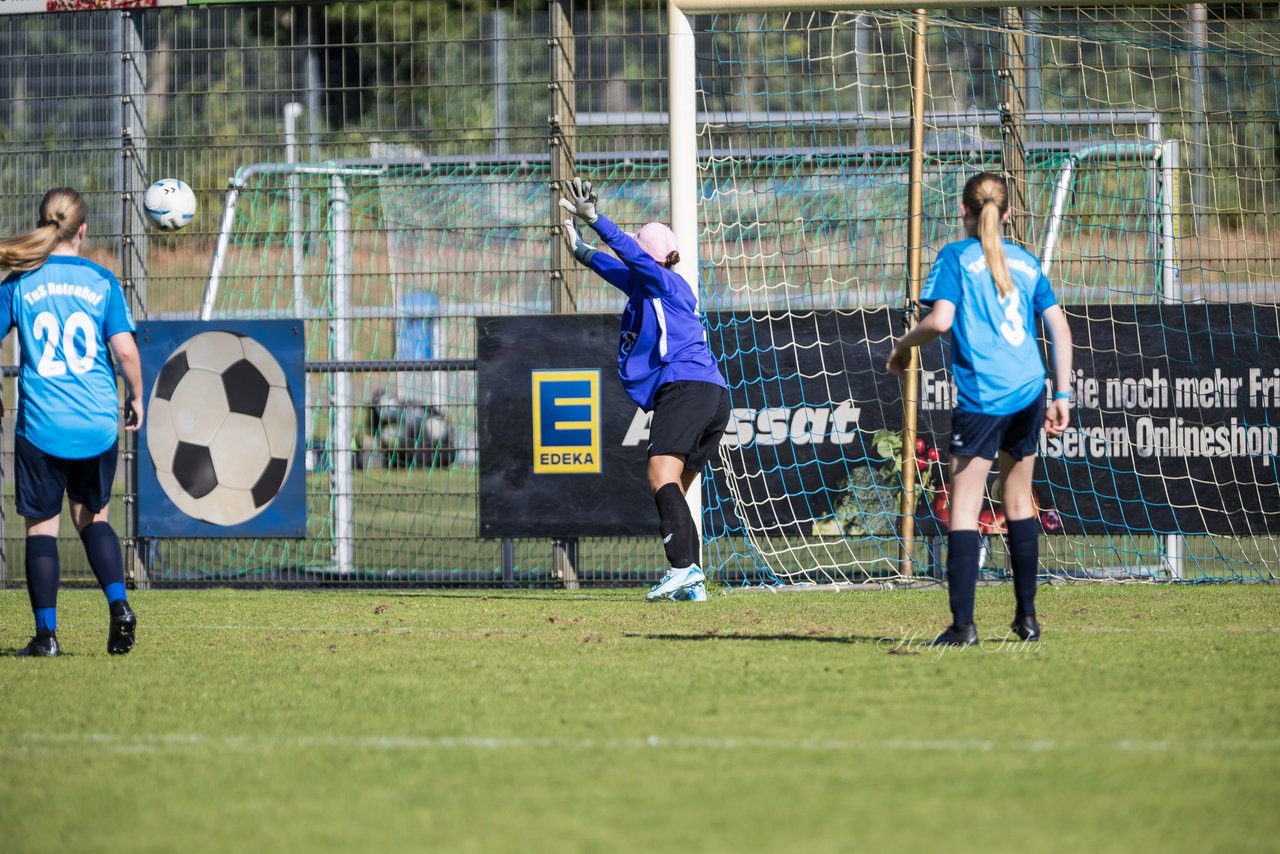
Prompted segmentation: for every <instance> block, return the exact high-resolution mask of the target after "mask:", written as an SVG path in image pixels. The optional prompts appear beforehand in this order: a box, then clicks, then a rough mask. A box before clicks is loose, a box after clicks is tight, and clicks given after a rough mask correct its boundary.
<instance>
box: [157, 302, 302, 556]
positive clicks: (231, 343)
mask: <svg viewBox="0 0 1280 854" xmlns="http://www.w3.org/2000/svg"><path fill="white" fill-rule="evenodd" d="M303 342H304V337H303V334H302V324H301V323H300V322H298V321H292V320H253V321H185V320H183V321H144V322H142V323H139V324H138V349H139V351H140V353H141V356H142V367H143V372H142V382H143V387H144V388H145V389H146V392H147V396H146V400H145V401H144V406H145V413H144V418H143V425H142V431H141V435H140V437H139V441H138V444H139V448H138V528H139V532H140V533H141V535H142V536H143V537H304V536H306V531H307V514H306V509H307V508H306V479H305V478H306V474H305V468H306V467H305V465H304V464H303V458H302V454H303V453H304V447H305V445H304V442H303V406H304V403H305V401H304V399H303V395H304V394H305V389H306V385H305V382H304V379H303Z"/></svg>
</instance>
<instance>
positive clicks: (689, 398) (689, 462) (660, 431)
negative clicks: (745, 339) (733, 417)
mask: <svg viewBox="0 0 1280 854" xmlns="http://www.w3.org/2000/svg"><path fill="white" fill-rule="evenodd" d="M728 424H729V390H728V389H726V388H725V387H723V386H718V385H715V384H714V383H703V382H696V381H693V380H677V381H675V382H670V383H666V384H665V385H663V386H662V388H660V389H658V393H657V394H656V395H655V396H654V398H653V422H652V424H651V425H650V427H649V449H648V455H649V456H651V457H654V456H658V455H660V454H680V455H683V456H684V458H685V461H684V467H685V468H686V469H690V470H692V471H700V470H701V469H702V467H703V466H705V465H706V464H707V461H708V460H709V459H711V455H712V454H714V453H715V451H716V448H718V447H719V446H720V438H721V437H722V436H724V431H725V427H727V426H728Z"/></svg>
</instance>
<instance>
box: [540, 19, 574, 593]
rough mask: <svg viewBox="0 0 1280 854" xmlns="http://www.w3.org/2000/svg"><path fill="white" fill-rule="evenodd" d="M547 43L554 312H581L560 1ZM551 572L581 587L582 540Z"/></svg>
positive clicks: (567, 55) (557, 553) (560, 544)
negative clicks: (564, 202)
mask: <svg viewBox="0 0 1280 854" xmlns="http://www.w3.org/2000/svg"><path fill="white" fill-rule="evenodd" d="M547 11H548V14H549V16H550V21H549V26H548V32H549V33H550V36H549V37H548V38H547V45H548V47H549V48H550V51H551V66H550V67H551V79H550V81H548V84H547V86H548V88H549V89H550V91H551V112H550V113H549V114H548V115H547V126H548V128H547V131H548V133H547V145H548V146H549V147H550V149H551V186H550V189H551V192H550V205H551V223H550V225H551V229H550V232H549V236H550V237H551V241H550V243H551V310H552V311H553V312H554V313H556V314H572V313H574V312H576V311H577V310H578V300H577V294H576V293H575V292H574V289H573V288H572V287H570V285H569V273H570V272H571V271H572V270H573V265H574V261H573V258H572V257H571V256H570V254H569V249H568V247H567V246H565V245H564V241H563V240H561V239H560V228H561V226H560V221H561V220H562V219H563V215H564V211H563V210H562V209H561V208H560V197H561V195H562V192H561V191H562V188H563V185H564V182H565V181H568V180H571V179H572V178H573V173H574V167H575V159H576V149H575V144H576V140H575V137H576V135H577V132H576V114H575V108H574V103H575V102H574V75H575V73H576V70H575V67H574V54H573V49H574V48H573V25H572V23H571V22H570V21H569V16H568V15H567V14H566V12H565V7H564V3H563V2H562V0H550V3H549V4H548V9H547ZM551 549H552V555H551V562H552V573H553V574H554V576H555V577H556V578H557V579H559V580H560V582H561V584H563V585H564V587H565V589H567V590H577V589H578V541H577V540H576V539H556V540H553V541H552V544H551Z"/></svg>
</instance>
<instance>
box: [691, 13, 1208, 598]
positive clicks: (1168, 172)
mask: <svg viewBox="0 0 1280 854" xmlns="http://www.w3.org/2000/svg"><path fill="white" fill-rule="evenodd" d="M1173 2H1174V4H1177V3H1178V0H1173ZM1009 5H1010V2H1009V0H1004V2H996V0H916V2H913V3H903V2H892V0H842V2H826V0H807V2H806V0H667V33H668V36H667V111H668V112H667V117H668V146H669V149H670V154H669V157H670V159H669V161H668V173H667V174H668V181H669V184H670V186H669V193H670V200H671V230H672V231H673V232H674V233H675V236H676V244H677V245H678V246H685V247H693V251H692V252H688V253H686V254H685V255H684V256H683V257H682V258H681V260H680V262H679V263H678V264H677V265H676V266H675V268H674V269H675V272H677V273H679V274H680V275H681V276H683V277H684V278H685V280H686V281H688V282H689V283H690V285H691V286H692V287H693V289H694V293H695V294H697V293H699V284H698V259H699V257H700V255H699V252H698V107H697V97H696V94H697V48H696V42H695V38H694V33H693V25H692V23H691V22H690V20H689V16H690V15H695V14H736V13H746V12H885V11H905V12H913V11H919V12H924V11H927V10H955V9H977V8H1001V7H1007V6H1009ZM1016 5H1018V7H1019V8H1038V7H1048V6H1053V7H1080V8H1086V7H1104V8H1105V7H1144V6H1167V5H1170V2H1169V0H1023V2H1021V3H1018V4H1016ZM1184 5H1187V6H1191V5H1195V4H1193V3H1184ZM918 103H920V104H921V106H922V102H918ZM1153 142H1154V143H1156V145H1155V149H1156V151H1157V152H1158V153H1157V154H1156V156H1155V157H1154V158H1153V161H1154V165H1155V180H1157V181H1161V180H1162V181H1163V182H1165V186H1166V187H1169V188H1170V189H1171V190H1173V189H1174V187H1175V184H1174V181H1173V176H1174V171H1175V170H1176V167H1177V147H1176V144H1175V145H1165V144H1163V143H1164V141H1163V140H1161V139H1155V140H1153ZM1161 155H1163V157H1161ZM1111 156H1114V153H1112V155H1111ZM1122 156H1123V155H1122ZM1075 163H1076V161H1075V160H1074V159H1073V160H1072V161H1071V165H1072V166H1074V165H1075ZM1064 173H1065V174H1063V175H1061V176H1060V179H1059V183H1060V184H1064V183H1065V184H1069V183H1070V181H1071V169H1070V168H1068V169H1065V170H1064ZM1058 189H1059V192H1058V193H1055V200H1054V205H1053V207H1054V211H1053V216H1052V217H1051V219H1052V220H1053V221H1054V224H1055V225H1056V224H1057V223H1058V222H1060V218H1061V214H1062V210H1061V208H1062V198H1061V197H1062V192H1061V191H1062V187H1059V188H1058ZM1172 205H1173V203H1172V201H1171V200H1170V198H1169V197H1168V196H1167V195H1166V198H1165V201H1164V202H1163V204H1162V209H1161V210H1160V211H1159V212H1158V213H1159V220H1160V222H1161V227H1160V232H1159V238H1160V240H1159V244H1160V245H1159V254H1160V265H1161V268H1162V276H1161V278H1162V285H1163V292H1164V293H1163V296H1164V299H1165V301H1171V300H1173V301H1176V300H1177V299H1178V298H1179V297H1180V281H1179V276H1178V272H1177V261H1176V259H1177V257H1178V256H1177V251H1178V250H1177V245H1176V238H1177V231H1176V216H1175V214H1174V211H1173V207H1172ZM1056 232H1057V229H1056V227H1053V228H1051V236H1050V238H1049V239H1048V240H1047V241H1046V245H1045V247H1044V254H1045V260H1046V261H1047V262H1048V263H1052V259H1053V251H1054V246H1053V242H1054V239H1055V238H1056V237H1057V234H1056ZM919 249H920V247H918V246H909V247H908V253H909V254H911V253H916V254H918V252H919ZM686 498H687V500H688V503H689V508H690V510H691V511H692V513H693V518H694V524H695V526H696V527H697V531H698V535H699V539H701V536H702V492H701V478H698V479H697V480H695V481H694V483H693V485H692V486H691V487H690V489H689V491H688V494H687V496H686ZM904 550H905V547H904ZM1183 552H1184V544H1183V538H1182V537H1181V536H1179V535H1170V536H1168V537H1166V555H1165V561H1164V562H1165V564H1166V569H1168V570H1169V571H1170V572H1171V574H1172V575H1173V576H1174V577H1175V578H1180V577H1182V555H1183ZM904 559H905V560H906V562H907V563H908V565H909V563H910V560H909V558H904Z"/></svg>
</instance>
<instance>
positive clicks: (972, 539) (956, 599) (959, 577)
mask: <svg viewBox="0 0 1280 854" xmlns="http://www.w3.org/2000/svg"><path fill="white" fill-rule="evenodd" d="M978 548H979V537H978V532H977V531H952V532H951V533H949V534H947V592H948V593H949V594H950V595H951V621H952V622H953V623H955V624H956V625H957V626H968V625H972V624H973V599H974V594H975V592H976V591H977V588H978Z"/></svg>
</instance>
